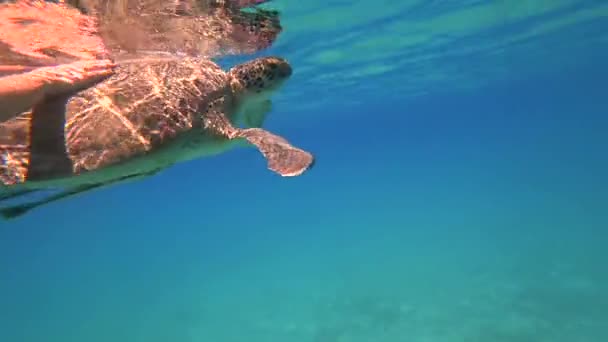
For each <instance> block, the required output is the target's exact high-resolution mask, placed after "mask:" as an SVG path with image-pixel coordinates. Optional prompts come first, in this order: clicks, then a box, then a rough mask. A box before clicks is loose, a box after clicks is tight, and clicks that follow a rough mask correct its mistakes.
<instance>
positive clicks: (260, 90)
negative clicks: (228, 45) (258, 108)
mask: <svg viewBox="0 0 608 342" xmlns="http://www.w3.org/2000/svg"><path fill="white" fill-rule="evenodd" d="M291 73H292V69H291V65H289V63H288V62H287V61H286V60H285V59H283V58H280V57H260V58H256V59H254V60H252V61H249V62H246V63H242V64H239V65H236V66H234V67H233V68H232V69H230V72H229V74H230V76H231V77H232V81H233V82H232V83H233V87H232V89H233V91H234V93H235V95H237V96H238V97H239V98H241V97H247V98H251V97H253V98H267V97H268V96H269V95H271V94H272V92H274V91H275V90H277V89H279V88H280V87H281V85H283V83H284V82H285V81H286V80H287V79H288V78H289V77H290V76H291Z"/></svg>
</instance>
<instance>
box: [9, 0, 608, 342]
mask: <svg viewBox="0 0 608 342" xmlns="http://www.w3.org/2000/svg"><path fill="white" fill-rule="evenodd" d="M265 6H266V7H269V8H274V9H278V10H280V11H281V13H282V22H283V25H284V30H285V31H284V32H283V34H282V35H281V36H280V38H279V40H278V41H277V42H276V44H275V45H274V46H273V47H271V48H270V49H268V50H266V51H263V52H262V53H260V54H261V55H270V54H276V55H281V56H284V57H286V58H287V59H289V61H290V62H291V63H292V65H293V68H294V74H293V76H292V78H291V79H290V80H289V82H288V83H287V84H286V85H285V87H284V88H283V89H282V90H281V91H280V92H279V93H278V94H276V96H275V97H274V98H273V111H272V113H271V114H270V117H269V119H268V124H267V128H268V129H270V130H273V131H275V132H278V133H281V134H282V135H284V136H286V137H288V139H289V140H290V141H292V142H293V143H294V144H297V145H298V146H301V147H302V148H305V149H307V150H310V151H312V152H313V153H314V154H315V155H316V157H317V162H316V166H315V168H314V169H312V170H311V171H310V172H309V173H307V174H305V175H303V176H301V177H296V178H290V179H283V178H280V177H278V176H275V175H274V174H273V173H271V172H270V171H268V170H267V169H266V165H265V161H264V160H263V158H262V157H261V156H260V155H258V153H257V152H256V151H255V150H252V149H239V150H233V151H230V152H228V153H226V154H223V155H220V156H217V157H213V158H209V159H202V160H195V161H191V162H188V163H183V164H179V165H176V166H174V167H172V168H170V169H168V170H166V171H164V172H162V173H161V174H159V175H157V176H155V177H152V178H148V179H145V180H142V181H139V182H134V183H128V184H124V185H119V186H114V187H111V188H107V189H103V190H100V191H96V192H92V193H89V194H85V195H82V196H80V197H78V198H75V199H72V200H66V201H61V202H57V203H54V204H51V205H48V206H45V207H43V208H40V209H37V210H36V211H34V212H32V213H31V214H28V215H27V216H24V217H22V218H20V219H18V220H13V221H5V222H1V223H0V341H6V342H43V341H44V342H55V341H56V342H77V341H78V342H81V341H87V342H102V341H104V342H105V341H113V342H123V341H124V342H127V341H129V342H139V341H141V342H161V341H162V342H169V341H171V342H181V341H184V342H201V341H210V342H211V341H213V342H237V341H245V342H278V341H280V342H431V341H432V342H455V341H463V342H507V341H508V342H524V341H530V342H545V341H547V342H603V341H608V325H607V322H608V272H607V269H608V268H607V267H606V259H607V257H608V252H607V249H606V246H608V180H607V177H606V175H607V174H608V154H607V150H608V134H607V132H608V118H607V115H606V114H607V113H608V97H607V96H606V95H607V93H606V89H608V83H607V81H606V80H607V79H608V64H606V61H607V60H608V4H607V3H606V2H604V1H567V0H562V1H534V2H530V1H528V2H514V1H473V0H470V1H467V0H459V1H410V0H394V1H388V0H384V1H345V0H341V1H320V0H311V1H296V0H274V1H272V2H271V3H269V4H267V5H265ZM251 57H252V56H239V57H231V58H226V59H225V60H222V63H223V64H225V65H227V66H228V65H231V64H234V63H237V62H239V61H242V60H246V59H249V58H251Z"/></svg>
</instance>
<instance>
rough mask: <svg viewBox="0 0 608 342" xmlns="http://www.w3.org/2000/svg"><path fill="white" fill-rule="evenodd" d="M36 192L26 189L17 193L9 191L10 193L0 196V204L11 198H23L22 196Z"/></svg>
mask: <svg viewBox="0 0 608 342" xmlns="http://www.w3.org/2000/svg"><path fill="white" fill-rule="evenodd" d="M36 191H37V190H27V189H24V190H17V191H10V192H7V193H4V194H1V195H0V202H2V201H6V200H8V199H11V198H16V197H21V196H24V195H27V194H29V193H32V192H36Z"/></svg>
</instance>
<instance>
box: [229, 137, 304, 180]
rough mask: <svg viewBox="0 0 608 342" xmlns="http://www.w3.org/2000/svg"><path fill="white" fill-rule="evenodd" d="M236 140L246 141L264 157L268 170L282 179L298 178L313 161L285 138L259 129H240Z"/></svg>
mask: <svg viewBox="0 0 608 342" xmlns="http://www.w3.org/2000/svg"><path fill="white" fill-rule="evenodd" d="M235 137H238V138H244V139H246V140H247V141H248V142H249V143H250V144H252V145H254V146H256V147H257V148H258V150H259V151H260V152H261V153H262V154H263V155H264V157H266V160H267V161H268V168H269V169H270V170H272V171H274V172H276V173H278V174H279V175H281V176H283V177H294V176H299V175H301V174H303V173H304V172H306V171H307V170H309V169H311V168H312V167H313V165H314V162H315V159H314V157H313V155H312V154H310V153H309V152H306V151H304V150H301V149H299V148H297V147H294V146H292V145H291V144H290V143H289V142H288V141H287V140H285V138H283V137H280V136H278V135H275V134H272V133H270V132H268V131H266V130H264V129H261V128H248V129H241V130H238V131H237V132H236V136H235Z"/></svg>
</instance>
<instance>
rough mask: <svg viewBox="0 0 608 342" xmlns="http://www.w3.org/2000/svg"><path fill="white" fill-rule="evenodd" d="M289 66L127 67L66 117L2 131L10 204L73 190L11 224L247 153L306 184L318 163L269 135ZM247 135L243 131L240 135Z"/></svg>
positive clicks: (278, 62)
mask: <svg viewBox="0 0 608 342" xmlns="http://www.w3.org/2000/svg"><path fill="white" fill-rule="evenodd" d="M291 74H292V68H291V66H290V64H289V63H288V62H287V61H286V60H285V59H283V58H280V57H272V56H270V57H260V58H256V59H253V60H251V61H249V62H245V63H242V64H239V65H236V66H234V67H232V68H231V69H230V70H229V71H224V70H222V69H221V68H220V66H218V64H216V63H215V62H213V61H211V60H208V59H205V58H193V57H183V58H156V57H155V58H146V59H138V60H134V61H123V62H121V63H120V64H119V65H118V67H117V69H116V73H115V74H114V75H113V76H112V77H111V78H109V79H108V80H106V81H104V82H102V83H100V84H98V85H97V86H95V87H93V88H90V89H88V90H86V91H83V92H81V93H80V94H78V95H77V96H75V97H73V98H71V99H70V100H69V102H68V103H67V107H65V108H64V107H63V106H65V103H64V102H62V101H61V100H59V101H54V102H51V101H49V103H48V104H47V110H49V111H57V110H59V111H61V110H66V112H67V114H66V117H67V118H65V121H64V116H62V115H37V116H32V115H31V113H30V112H28V113H24V114H23V115H21V116H19V117H17V118H15V119H12V120H9V121H6V122H4V123H0V160H1V161H2V163H1V165H0V180H1V181H2V182H3V183H4V184H5V185H7V186H8V189H9V191H10V193H9V194H7V196H5V197H4V199H6V198H9V197H14V196H18V195H21V194H24V193H27V192H31V191H36V190H40V189H49V188H50V189H53V188H54V189H57V188H61V189H64V191H63V192H60V193H58V194H56V195H53V196H50V197H48V198H46V199H43V200H41V201H37V202H31V203H26V204H22V205H18V206H14V207H9V208H4V209H2V210H1V211H0V212H1V213H2V215H4V217H6V218H11V217H16V216H19V215H21V214H24V213H26V212H27V211H29V210H30V209H32V208H35V207H38V206H40V205H43V204H46V203H49V202H52V201H55V200H58V199H61V198H65V197H69V196H72V195H75V194H78V193H82V192H85V191H89V190H92V189H95V188H99V187H102V186H107V185H110V184H115V183H118V182H122V181H126V180H132V179H137V178H141V177H146V176H150V175H153V174H155V173H157V172H159V171H160V170H162V169H165V168H167V167H169V166H171V165H172V164H175V163H178V162H181V161H185V160H190V159H193V158H199V157H204V156H209V155H214V154H217V153H221V152H224V151H226V150H227V149H229V148H232V147H236V146H243V145H251V146H254V147H256V148H257V149H258V150H259V151H260V152H261V153H262V154H263V155H264V157H265V158H266V159H267V162H268V167H269V169H271V170H272V171H274V172H276V173H277V174H279V175H281V176H298V175H301V174H302V173H304V172H305V171H306V170H308V169H310V168H311V167H312V165H313V162H314V158H313V155H312V154H310V153H309V152H306V151H304V150H302V149H299V148H296V147H294V146H292V145H291V144H290V143H289V142H288V141H287V140H285V139H284V138H282V137H280V136H278V135H275V134H273V133H271V132H269V131H266V130H264V129H263V128H261V126H262V124H263V123H264V119H265V116H266V114H267V113H268V111H269V109H270V95H271V94H272V93H273V92H274V91H276V90H277V89H279V88H280V87H281V85H282V84H283V83H284V82H285V81H286V80H287V79H288V78H289V77H290V76H291ZM240 127H243V128H240Z"/></svg>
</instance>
